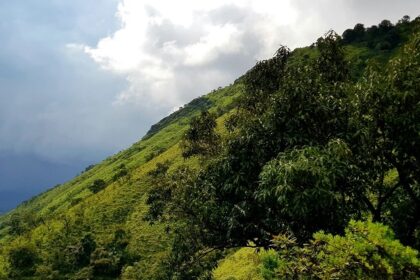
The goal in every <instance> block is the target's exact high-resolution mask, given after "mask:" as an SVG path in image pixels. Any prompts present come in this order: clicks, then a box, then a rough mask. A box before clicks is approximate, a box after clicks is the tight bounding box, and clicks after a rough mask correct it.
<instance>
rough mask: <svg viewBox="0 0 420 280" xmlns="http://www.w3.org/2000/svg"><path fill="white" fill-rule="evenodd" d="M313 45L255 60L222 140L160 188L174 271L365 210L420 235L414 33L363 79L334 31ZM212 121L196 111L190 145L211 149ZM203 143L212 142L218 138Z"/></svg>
mask: <svg viewBox="0 0 420 280" xmlns="http://www.w3.org/2000/svg"><path fill="white" fill-rule="evenodd" d="M315 46H316V50H317V52H318V54H317V56H316V58H315V59H312V60H304V61H301V62H298V63H296V61H294V62H293V63H289V61H290V57H293V55H291V54H290V52H289V51H288V50H287V49H286V48H281V49H280V50H279V51H278V52H277V53H276V56H275V57H274V58H273V59H272V60H268V61H263V62H260V63H258V64H257V65H256V67H255V68H253V69H252V70H250V71H249V72H248V73H247V75H246V76H245V78H244V81H245V83H246V90H245V92H244V94H243V97H242V99H241V101H240V102H239V104H241V105H240V107H239V109H238V110H237V113H236V114H235V115H234V116H233V117H231V119H230V120H229V122H228V129H229V135H228V136H227V137H226V138H225V139H224V143H223V145H221V146H222V147H223V148H222V149H221V150H219V151H218V152H217V153H211V155H212V159H213V160H212V161H207V162H208V164H207V165H204V166H203V167H202V170H200V171H199V172H198V173H197V172H192V171H190V170H189V171H188V169H184V170H178V171H177V173H176V174H178V175H176V177H171V179H170V180H168V181H169V182H171V185H170V187H169V188H168V187H164V188H161V189H162V190H163V191H164V192H163V193H162V192H160V193H161V194H159V190H156V191H155V192H154V193H153V195H155V196H156V197H165V200H164V201H165V203H163V204H160V205H159V207H158V208H159V211H160V212H159V213H161V214H164V213H165V208H166V210H167V212H166V215H168V216H169V217H171V218H172V219H175V220H177V221H178V222H177V227H176V229H175V233H176V234H175V242H174V245H173V247H172V249H173V251H172V254H171V257H170V261H169V266H170V267H172V268H174V267H175V268H177V269H176V271H177V273H180V274H177V275H178V276H179V275H181V276H179V277H181V278H186V279H187V278H193V277H196V276H197V275H199V274H200V272H201V271H205V270H206V269H208V267H209V266H210V267H211V265H212V264H214V260H215V259H217V254H216V253H215V252H216V251H217V250H224V249H228V248H232V247H239V246H257V247H258V246H263V247H271V246H273V242H272V238H273V236H274V235H276V234H278V233H279V232H288V233H289V234H291V235H293V236H295V237H296V238H297V242H298V243H304V242H306V241H307V240H308V239H309V238H310V237H311V236H312V234H313V233H314V232H316V231H318V230H325V231H327V232H329V233H342V232H343V231H344V228H345V225H346V224H347V223H348V221H349V220H351V219H361V218H363V217H367V216H371V217H372V218H373V219H374V220H375V221H381V222H384V223H387V224H389V225H391V226H392V227H393V228H394V230H395V231H396V234H397V237H398V238H401V239H402V241H403V242H404V243H405V244H408V245H412V246H418V244H416V242H418V241H417V240H419V238H418V237H417V234H418V231H419V220H420V219H419V218H420V217H419V215H420V214H419V213H420V206H419V201H420V200H419V197H420V196H419V194H420V190H419V184H418V182H419V174H420V172H419V147H418V143H419V140H420V139H419V131H420V127H419V122H418V120H419V119H420V113H419V95H420V91H419V80H420V79H419V75H420V71H419V50H420V48H419V37H418V36H417V37H416V38H415V39H414V40H413V41H412V42H410V43H409V44H408V45H407V46H406V47H405V48H404V49H403V50H402V53H401V55H400V56H399V57H398V58H397V59H394V60H392V61H391V62H390V63H389V64H388V65H386V66H384V65H381V67H375V65H372V66H371V67H370V68H369V69H368V70H367V71H366V73H365V75H364V76H363V77H362V79H361V80H359V81H354V80H352V79H351V77H350V75H349V64H348V62H347V61H346V60H345V56H344V50H343V48H342V43H341V39H340V37H339V36H337V35H336V34H335V33H334V32H329V33H327V34H326V36H324V37H323V38H320V39H319V40H318V41H317V43H316V44H315ZM202 119H205V116H204V117H202ZM214 127H215V126H214V125H211V122H210V126H204V128H201V125H200V121H199V120H197V119H195V120H193V122H192V126H191V129H190V130H189V133H190V132H194V133H192V134H191V133H190V134H191V135H189V134H188V133H187V135H186V137H185V138H184V145H183V147H184V155H188V154H190V153H191V151H192V150H193V149H191V148H192V147H195V145H197V144H199V145H198V146H197V147H198V149H196V150H197V151H199V152H197V153H194V154H202V155H204V156H208V155H209V153H206V152H201V148H200V147H201V146H203V145H201V144H200V143H201V142H200V141H202V139H207V137H201V136H200V135H201V133H202V135H204V136H205V135H211V133H214ZM209 131H210V132H211V133H209ZM191 136H194V137H191ZM195 136H197V137H195ZM198 136H200V137H198ZM209 139H210V140H211V139H212V138H211V137H210V138H209ZM218 141H219V140H218ZM204 143H205V145H204V146H205V149H204V151H207V150H209V151H212V149H211V148H210V147H209V146H208V145H210V146H211V145H214V141H207V140H206V141H205V142H204ZM215 148H218V149H219V148H220V147H219V146H217V147H215ZM168 176H173V175H168ZM159 195H160V196H159ZM152 206H153V205H152ZM151 209H152V210H153V209H154V208H153V207H152V208H151ZM155 209H156V208H155ZM203 260H207V262H203ZM183 273H184V274H183Z"/></svg>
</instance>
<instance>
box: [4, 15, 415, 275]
mask: <svg viewBox="0 0 420 280" xmlns="http://www.w3.org/2000/svg"><path fill="white" fill-rule="evenodd" d="M416 22H417V23H415V21H413V22H412V23H409V22H407V23H401V24H400V25H399V29H398V31H392V32H397V33H396V34H397V35H392V34H391V35H392V36H394V37H392V36H391V35H390V34H389V33H390V31H389V32H388V31H387V32H388V33H384V34H379V35H375V37H374V38H373V39H372V38H369V37H366V38H365V37H363V38H361V37H357V36H356V35H354V34H353V33H352V32H350V31H346V32H347V35H346V33H345V34H344V36H343V37H344V38H343V40H344V43H345V47H344V52H345V57H346V59H347V60H348V61H349V62H350V64H351V68H350V72H351V73H350V75H351V78H352V79H353V80H354V81H357V80H358V79H359V78H360V77H361V75H362V73H363V72H364V69H365V67H366V66H367V64H368V61H373V60H375V61H377V62H378V63H380V64H381V63H382V64H385V63H387V62H388V60H389V59H390V58H392V57H395V56H398V54H399V53H400V52H401V46H402V45H404V44H405V43H406V41H407V40H408V39H410V37H411V35H412V33H413V32H414V29H415V26H416V24H417V25H418V20H417V21H416ZM349 34H350V35H349ZM395 36H397V37H395ZM318 56H319V51H318V49H317V48H316V47H314V46H311V47H306V48H301V49H296V50H294V51H293V52H292V54H291V58H290V62H289V63H290V64H291V65H293V64H299V63H302V62H305V61H306V60H309V59H314V58H316V57H318ZM244 90H245V85H244V81H243V78H240V79H238V80H237V81H236V82H235V83H233V84H232V85H229V86H227V87H225V88H221V89H218V90H215V91H213V92H211V93H209V94H208V95H205V96H202V97H200V98H197V99H195V100H193V101H192V102H191V103H189V104H187V105H186V106H185V107H183V108H181V109H180V110H178V111H177V112H175V113H173V114H171V115H170V116H168V117H166V118H164V119H163V120H161V121H160V122H159V123H157V124H156V125H154V126H152V128H151V129H150V131H149V132H148V133H147V134H146V135H145V136H144V137H143V139H142V140H140V141H139V142H137V143H135V144H133V145H132V146H131V147H130V148H128V149H127V150H124V151H121V152H119V153H118V154H116V155H114V156H111V157H109V158H107V159H105V160H104V161H103V162H101V163H99V164H97V165H95V166H92V167H89V168H87V170H86V171H85V172H83V173H82V174H80V175H79V176H77V177H75V178H74V179H73V180H71V181H69V182H67V183H65V184H62V185H60V186H57V187H55V188H53V189H51V190H49V191H46V192H44V193H42V194H40V195H38V196H36V197H34V198H32V199H31V200H29V201H27V202H25V203H23V204H22V205H20V206H19V207H17V208H16V209H14V210H13V211H11V212H9V213H7V214H5V215H3V216H1V217H0V279H116V278H119V277H120V278H121V279H162V278H163V277H165V276H162V275H161V261H162V260H164V259H165V258H166V257H167V256H168V254H169V251H170V246H171V240H172V237H173V234H174V233H173V232H172V231H171V230H170V227H169V224H170V221H169V222H168V221H164V222H158V221H157V222H156V221H155V222H154V223H150V222H149V221H145V216H146V215H147V214H148V208H149V206H148V205H147V203H146V201H147V200H148V196H149V191H150V190H151V189H153V188H154V187H155V186H154V184H155V182H154V181H153V180H152V178H151V176H150V174H151V172H152V171H154V170H156V168H157V167H158V168H159V166H160V165H159V164H165V165H166V166H167V167H168V173H171V172H172V171H174V170H176V169H177V168H178V167H181V166H188V167H189V168H191V169H196V170H198V169H199V168H200V164H201V163H200V161H202V160H203V158H200V157H189V158H185V157H183V156H182V150H181V147H180V141H181V139H182V138H183V135H184V134H185V132H186V131H187V129H188V128H189V124H190V121H191V119H193V118H194V117H196V116H198V115H199V114H200V112H201V111H204V110H209V111H210V112H211V113H213V114H215V116H216V117H217V131H218V132H219V133H220V134H221V135H222V137H223V135H224V133H225V126H224V121H225V120H226V119H227V118H228V116H229V115H231V114H232V112H234V111H235V110H236V109H237V107H238V104H237V103H236V100H237V99H238V98H239V97H240V96H242V95H243V94H244ZM244 250H245V251H239V253H236V254H238V255H236V256H237V257H238V258H241V259H244V258H243V255H249V253H250V252H249V251H246V250H248V249H244ZM225 253H226V252H225ZM227 253H229V254H231V253H233V252H231V251H229V252H227ZM241 254H242V255H241ZM234 258H235V256H234V255H230V256H229V257H228V258H227V259H226V260H225V262H223V263H222V266H221V268H220V269H219V270H218V271H216V273H215V276H216V277H218V279H247V278H244V277H245V276H237V278H229V277H231V276H232V275H233V274H232V275H230V274H229V273H234V272H233V269H232V268H231V267H230V266H229V263H232V259H234ZM250 258H251V260H252V258H253V257H252V256H251V257H250ZM250 262H253V261H250ZM260 263H261V261H260V260H256V261H255V265H254V266H253V267H251V268H250V271H253V272H252V273H255V274H258V271H257V270H256V269H255V266H258V265H260ZM247 265H248V264H247V263H245V264H244V265H243V267H246V266H247ZM226 267H228V268H226ZM226 270H228V271H229V273H226ZM239 274H240V273H239ZM247 274H248V272H246V273H244V275H247ZM229 275H230V276H229ZM233 276H234V275H233ZM233 276H232V277H233ZM259 277H260V276H255V279H260V278H259ZM261 279H262V278H261Z"/></svg>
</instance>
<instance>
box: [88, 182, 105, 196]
mask: <svg viewBox="0 0 420 280" xmlns="http://www.w3.org/2000/svg"><path fill="white" fill-rule="evenodd" d="M105 188H106V183H105V181H104V180H102V179H97V180H95V181H93V183H92V185H90V186H89V190H90V191H91V192H92V193H98V192H100V191H102V190H103V189H105Z"/></svg>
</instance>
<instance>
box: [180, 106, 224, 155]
mask: <svg viewBox="0 0 420 280" xmlns="http://www.w3.org/2000/svg"><path fill="white" fill-rule="evenodd" d="M216 125H217V124H216V115H215V114H213V113H210V112H208V111H202V112H201V115H200V117H194V118H193V119H192V120H191V123H190V127H189V129H188V130H187V132H186V133H185V135H184V138H183V141H182V142H181V147H182V150H183V152H182V156H183V157H185V158H188V157H191V156H193V155H207V156H208V155H215V154H216V153H217V151H218V149H219V148H220V146H219V145H220V136H219V135H218V134H217V133H216V131H215V128H216Z"/></svg>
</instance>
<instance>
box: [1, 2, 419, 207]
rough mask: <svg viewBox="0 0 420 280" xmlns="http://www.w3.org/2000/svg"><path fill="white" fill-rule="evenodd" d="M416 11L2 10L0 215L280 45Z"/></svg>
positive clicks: (312, 7)
mask: <svg viewBox="0 0 420 280" xmlns="http://www.w3.org/2000/svg"><path fill="white" fill-rule="evenodd" d="M406 14H408V15H410V16H411V17H416V16H418V15H419V14H420V1H418V0H400V1H395V0H392V1H391V0H374V1H366V0H319V1H310V0H297V1H296V0H293V1H292V0H258V1H256V0H255V1H254V0H243V1H240V0H234V1H228V0H223V1H222V0H211V1H210V0H203V1H192V0H185V1H184V0H178V1H170V0H165V1H164V0H153V1H152V0H72V1H63V0H13V1H6V0H1V1H0V211H4V210H6V209H8V208H10V207H12V206H14V205H16V203H18V202H20V201H22V200H24V199H27V198H29V197H30V196H32V195H34V194H36V193H39V192H40V191H42V190H45V189H46V188H49V187H51V186H53V185H55V184H58V183H61V182H64V181H65V180H68V179H70V178H71V177H72V176H74V175H75V174H77V173H78V172H80V171H81V170H83V168H84V167H86V166H87V165H89V164H91V163H95V162H98V161H100V160H101V159H103V158H104V157H106V156H108V155H111V154H113V153H115V152H116V151H119V150H121V149H123V148H125V147H128V146H129V145H130V144H132V143H133V142H135V141H136V140H138V139H139V138H140V137H141V136H142V135H144V133H145V132H146V131H147V129H148V128H149V127H150V125H151V124H153V123H155V122H156V121H158V120H159V119H160V118H162V117H164V116H166V115H167V114H168V113H170V112H171V111H173V110H174V108H178V107H179V106H181V105H183V104H185V103H187V102H188V101H189V100H191V99H192V98H194V97H197V96H199V95H202V94H204V93H206V92H208V91H210V90H212V89H214V88H217V87H219V86H224V85H227V84H229V83H231V82H232V81H233V80H235V78H237V77H238V76H239V75H241V74H243V73H244V72H245V71H246V70H247V69H249V68H250V67H251V66H252V65H254V64H255V62H256V61H257V60H259V59H263V58H268V57H270V56H271V55H272V54H273V53H274V52H275V50H276V49H277V48H278V47H279V45H280V44H283V45H287V46H289V47H290V48H292V49H293V48H295V47H299V46H305V45H308V44H310V43H312V42H313V41H315V40H316V38H317V37H319V36H320V35H322V34H324V33H325V32H327V31H328V30H329V29H334V30H336V31H337V32H338V33H341V32H343V31H344V30H345V29H346V28H349V27H353V26H354V25H355V24H356V23H358V22H362V23H365V25H366V26H369V25H372V24H377V23H379V22H380V21H381V20H382V19H385V18H386V19H389V20H391V21H393V22H396V21H397V20H398V19H400V18H401V17H402V16H403V15H406Z"/></svg>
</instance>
